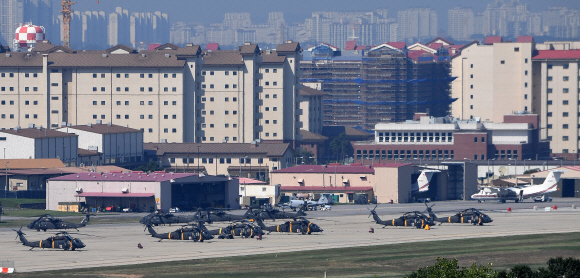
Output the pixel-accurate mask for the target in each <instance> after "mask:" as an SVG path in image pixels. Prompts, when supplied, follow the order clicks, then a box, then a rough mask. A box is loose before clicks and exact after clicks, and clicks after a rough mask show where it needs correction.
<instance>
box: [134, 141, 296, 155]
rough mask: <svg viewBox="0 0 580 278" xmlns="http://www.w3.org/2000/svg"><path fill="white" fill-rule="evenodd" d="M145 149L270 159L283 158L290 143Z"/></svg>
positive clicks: (178, 145) (158, 145)
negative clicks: (254, 156)
mask: <svg viewBox="0 0 580 278" xmlns="http://www.w3.org/2000/svg"><path fill="white" fill-rule="evenodd" d="M143 148H144V149H146V150H155V151H156V155H158V156H162V155H166V154H193V155H197V154H198V153H199V154H232V155H250V154H264V155H266V156H268V157H279V156H283V155H284V154H285V153H286V151H287V150H288V149H289V148H290V144H289V143H265V142H262V143H257V144H256V145H254V144H251V143H145V144H143Z"/></svg>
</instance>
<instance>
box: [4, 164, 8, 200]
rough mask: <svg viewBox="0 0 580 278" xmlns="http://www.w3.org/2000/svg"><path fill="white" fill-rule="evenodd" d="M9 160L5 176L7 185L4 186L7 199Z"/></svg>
mask: <svg viewBox="0 0 580 278" xmlns="http://www.w3.org/2000/svg"><path fill="white" fill-rule="evenodd" d="M8 163H9V162H8V161H7V162H6V173H5V174H4V176H5V177H6V185H5V186H4V199H6V191H8Z"/></svg>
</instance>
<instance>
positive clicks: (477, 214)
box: [427, 206, 493, 226]
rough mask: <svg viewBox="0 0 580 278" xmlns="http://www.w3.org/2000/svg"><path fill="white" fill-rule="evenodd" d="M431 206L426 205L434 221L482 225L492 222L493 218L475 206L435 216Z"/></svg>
mask: <svg viewBox="0 0 580 278" xmlns="http://www.w3.org/2000/svg"><path fill="white" fill-rule="evenodd" d="M431 207H433V206H431ZM431 207H427V211H428V212H429V217H431V218H432V219H433V220H434V221H437V222H441V223H466V224H473V225H474V226H475V225H480V226H483V224H485V223H491V222H493V219H491V217H489V216H488V215H487V214H485V213H483V212H481V211H479V210H478V209H475V208H469V209H466V210H463V211H461V212H458V213H456V214H455V215H452V216H449V217H437V216H436V215H435V214H434V213H433V211H432V210H431Z"/></svg>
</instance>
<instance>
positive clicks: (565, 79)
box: [562, 76, 570, 81]
mask: <svg viewBox="0 0 580 278" xmlns="http://www.w3.org/2000/svg"><path fill="white" fill-rule="evenodd" d="M569 79H570V78H569V77H568V76H563V77H562V80H563V81H568V80H569Z"/></svg>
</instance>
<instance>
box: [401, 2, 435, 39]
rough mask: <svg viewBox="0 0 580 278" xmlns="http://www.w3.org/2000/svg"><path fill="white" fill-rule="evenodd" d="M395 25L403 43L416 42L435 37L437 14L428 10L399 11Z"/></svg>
mask: <svg viewBox="0 0 580 278" xmlns="http://www.w3.org/2000/svg"><path fill="white" fill-rule="evenodd" d="M397 24H398V27H399V35H400V38H401V39H402V40H404V41H417V40H419V39H422V38H434V37H436V36H437V12H435V11H434V10H432V9H430V8H415V9H408V10H404V11H399V12H398V14H397Z"/></svg>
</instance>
